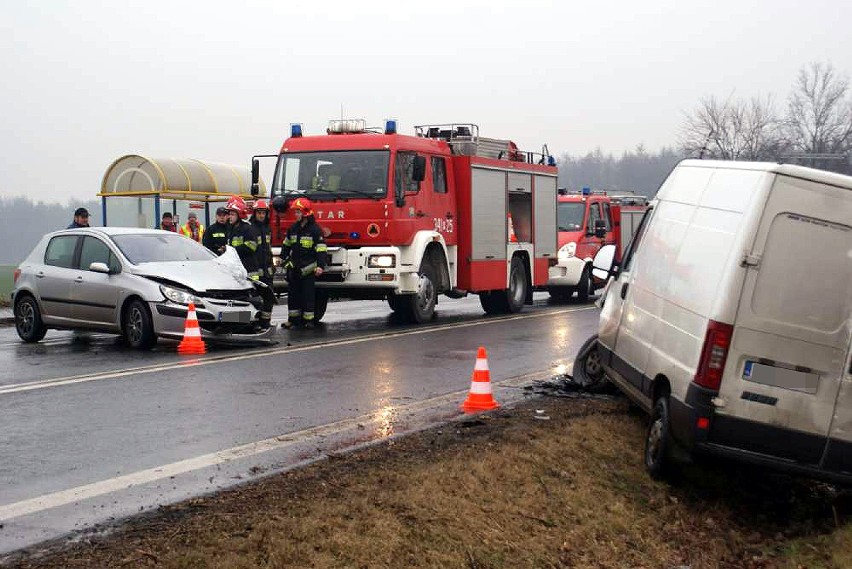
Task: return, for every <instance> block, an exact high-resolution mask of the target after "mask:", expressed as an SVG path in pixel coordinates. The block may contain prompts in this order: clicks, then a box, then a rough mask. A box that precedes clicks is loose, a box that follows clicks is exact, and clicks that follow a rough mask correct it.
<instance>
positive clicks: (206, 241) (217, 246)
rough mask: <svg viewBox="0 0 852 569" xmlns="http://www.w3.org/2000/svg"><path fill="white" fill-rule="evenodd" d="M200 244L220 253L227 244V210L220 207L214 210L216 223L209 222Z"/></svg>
mask: <svg viewBox="0 0 852 569" xmlns="http://www.w3.org/2000/svg"><path fill="white" fill-rule="evenodd" d="M201 244H202V245H204V246H205V247H207V248H208V249H210V250H211V251H213V252H214V253H216V254H217V255H221V254H222V253H224V252H225V246H226V245H227V244H228V210H227V209H225V208H224V207H220V208H219V209H217V210H216V223H211V224H210V227H208V228H207V231H205V232H204V235H203V236H202V237H201Z"/></svg>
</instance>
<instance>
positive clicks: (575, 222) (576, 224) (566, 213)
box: [556, 202, 586, 231]
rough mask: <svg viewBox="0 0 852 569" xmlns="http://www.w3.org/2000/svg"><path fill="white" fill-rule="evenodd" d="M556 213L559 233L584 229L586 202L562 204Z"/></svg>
mask: <svg viewBox="0 0 852 569" xmlns="http://www.w3.org/2000/svg"><path fill="white" fill-rule="evenodd" d="M556 211H557V221H558V224H559V231H580V230H581V229H582V228H583V214H584V213H585V212H586V204H585V202H560V203H559V206H558V207H557V210H556Z"/></svg>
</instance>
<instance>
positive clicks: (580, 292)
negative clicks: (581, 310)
mask: <svg viewBox="0 0 852 569" xmlns="http://www.w3.org/2000/svg"><path fill="white" fill-rule="evenodd" d="M594 293H595V288H594V284H593V283H592V269H591V267H590V266H589V265H586V268H585V269H583V274H582V275H581V276H580V283H579V284H578V285H577V300H579V301H580V302H589V296H590V295H592V294H594Z"/></svg>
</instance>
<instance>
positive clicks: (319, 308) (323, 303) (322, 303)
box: [314, 289, 328, 322]
mask: <svg viewBox="0 0 852 569" xmlns="http://www.w3.org/2000/svg"><path fill="white" fill-rule="evenodd" d="M327 308H328V293H327V292H326V291H325V290H323V289H317V292H316V295H315V296H314V322H319V321H320V320H322V317H323V316H325V311H326V309H327Z"/></svg>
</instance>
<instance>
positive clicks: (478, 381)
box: [461, 346, 500, 413]
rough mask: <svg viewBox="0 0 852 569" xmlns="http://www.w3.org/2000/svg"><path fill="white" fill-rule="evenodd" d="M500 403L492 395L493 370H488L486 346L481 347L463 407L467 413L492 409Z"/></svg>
mask: <svg viewBox="0 0 852 569" xmlns="http://www.w3.org/2000/svg"><path fill="white" fill-rule="evenodd" d="M499 406H500V404H499V403H497V402H496V401H495V400H494V397H493V396H492V395H491V372H490V371H489V370H488V359H487V357H486V355H485V348H483V347H481V346H480V348H479V351H478V352H477V354H476V365H475V366H474V367H473V377H472V378H471V382H470V393H468V394H467V399H465V401H464V403H462V406H461V409H462V411H464V412H465V413H476V412H477V411H491V410H492V409H496V408H497V407H499Z"/></svg>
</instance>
